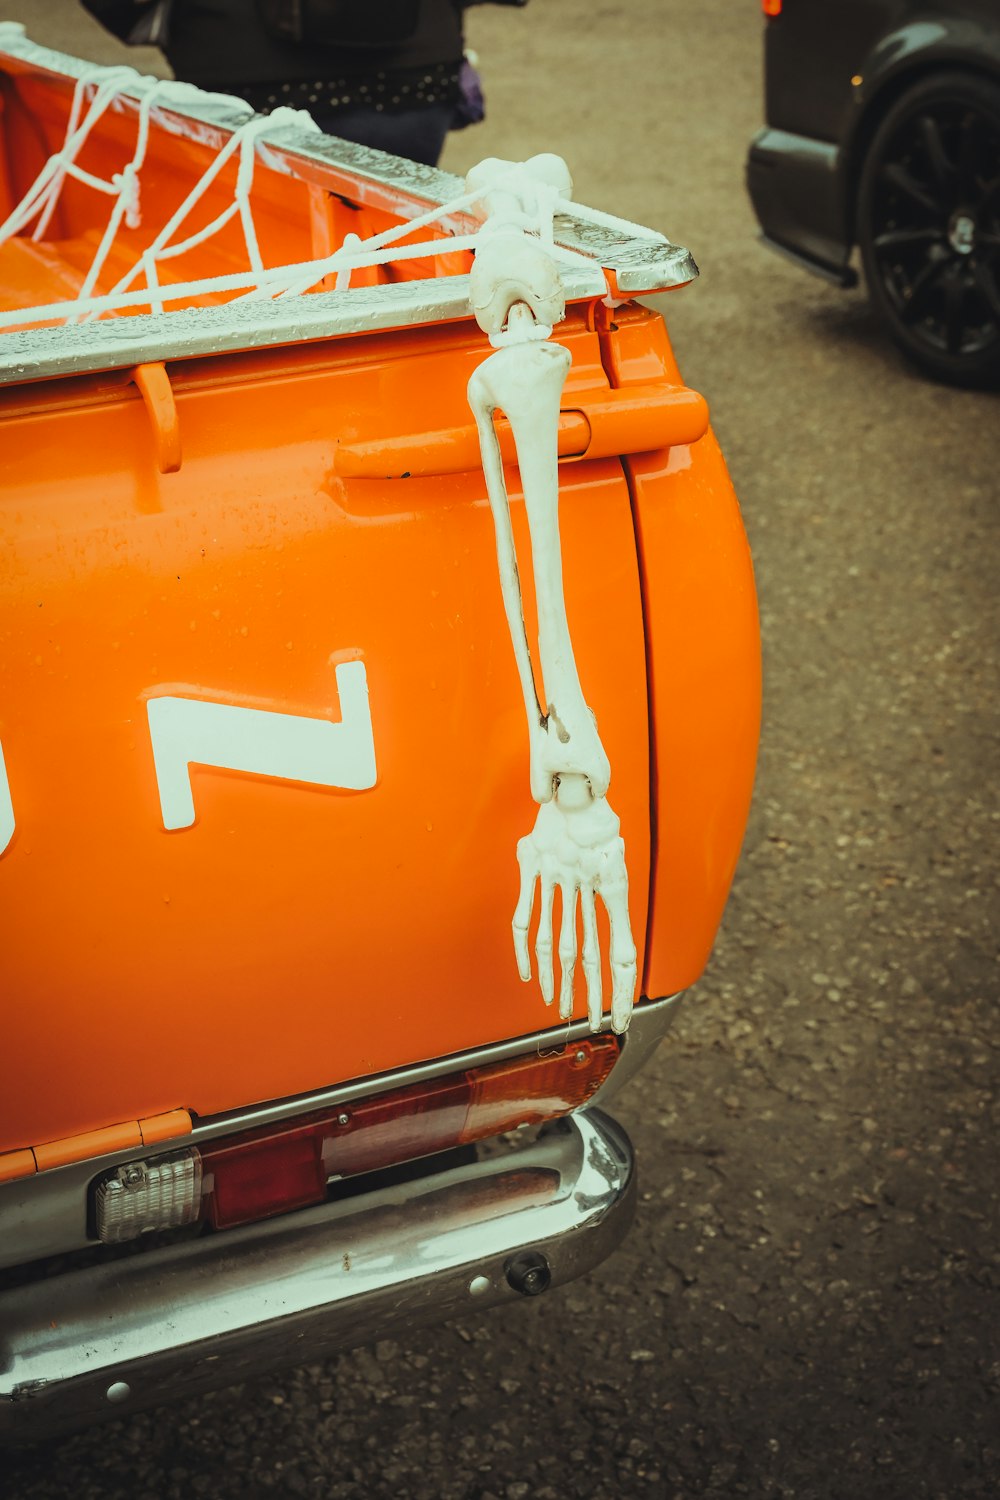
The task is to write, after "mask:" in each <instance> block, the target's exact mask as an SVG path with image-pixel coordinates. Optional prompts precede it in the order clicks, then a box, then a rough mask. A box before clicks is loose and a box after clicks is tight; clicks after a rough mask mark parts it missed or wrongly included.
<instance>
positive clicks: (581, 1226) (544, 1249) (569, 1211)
mask: <svg viewBox="0 0 1000 1500" xmlns="http://www.w3.org/2000/svg"><path fill="white" fill-rule="evenodd" d="M491 1150H492V1152H493V1154H491V1156H490V1157H489V1158H488V1159H487V1160H484V1161H479V1162H476V1163H474V1164H472V1165H469V1166H466V1167H459V1168H455V1169H453V1170H450V1171H448V1172H445V1173H440V1174H438V1175H436V1176H430V1177H427V1178H425V1179H422V1180H418V1181H415V1182H409V1183H405V1184H403V1185H400V1186H396V1187H391V1188H386V1189H383V1190H381V1191H378V1192H373V1193H371V1194H368V1195H365V1196H363V1197H358V1198H354V1199H348V1200H347V1201H345V1202H341V1203H331V1204H325V1205H323V1206H322V1207H320V1208H315V1209H309V1210H305V1211H303V1212H301V1213H297V1214H294V1215H289V1216H287V1217H285V1218H282V1219H275V1220H272V1221H270V1222H269V1223H265V1224H257V1225H253V1226H249V1227H247V1228H246V1229H242V1230H231V1231H228V1232H226V1233H223V1234H218V1235H212V1236H205V1237H204V1238H201V1239H197V1240H193V1241H188V1242H186V1243H184V1244H179V1245H174V1246H171V1247H167V1248H163V1249H158V1250H152V1251H148V1252H146V1253H143V1254H138V1255H135V1256H131V1257H128V1258H126V1259H121V1260H116V1261H112V1262H110V1263H108V1264H105V1265H103V1266H99V1267H91V1268H89V1269H86V1270H81V1271H70V1272H68V1273H66V1274H64V1275H62V1276H57V1277H52V1278H50V1279H49V1280H46V1281H40V1282H36V1283H34V1284H32V1285H30V1286H28V1287H20V1288H17V1289H16V1290H13V1291H11V1292H8V1293H4V1294H3V1295H2V1296H0V1439H2V1440H5V1441H7V1442H19V1443H24V1442H33V1441H36V1440H37V1439H39V1438H41V1437H44V1436H47V1435H49V1434H51V1433H53V1432H57V1431H60V1430H65V1429H68V1428H72V1427H79V1426H83V1425H86V1424H89V1423H91V1422H94V1421H99V1420H101V1419H105V1418H108V1417H116V1416H122V1415H124V1414H126V1413H127V1412H129V1411H130V1410H138V1409H140V1408H142V1407H146V1406H154V1405H157V1404H158V1403H159V1402H161V1401H166V1400H169V1399H172V1398H175V1397H182V1396H188V1395H191V1394H192V1393H194V1392H197V1391H200V1390H206V1389H209V1388H211V1387H215V1386H223V1385H228V1384H231V1383H233V1382H235V1381H240V1380H245V1379H247V1378H248V1377H250V1376H252V1375H255V1374H258V1373H260V1372H262V1371H265V1370H269V1369H272V1368H274V1367H275V1366H277V1365H281V1364H304V1363H308V1362H310V1361H312V1360H315V1359H319V1358H322V1357H323V1356H325V1355H327V1354H330V1353H332V1352H333V1351H335V1350H337V1349H343V1348H349V1347H351V1346H352V1345H355V1344H361V1343H368V1342H370V1341H371V1340H373V1339H376V1338H380V1337H382V1336H383V1335H384V1334H385V1333H387V1332H389V1331H399V1330H400V1329H406V1328H410V1327H414V1326H417V1325H419V1324H421V1323H424V1322H431V1321H437V1320H439V1319H442V1318H449V1317H455V1316H458V1315H461V1314H468V1313H471V1312H476V1311H478V1310H479V1309H480V1308H486V1307H492V1306H497V1305H500V1304H503V1303H512V1302H517V1301H518V1300H519V1293H518V1291H517V1290H515V1289H514V1287H513V1286H512V1285H511V1281H509V1280H508V1270H509V1268H510V1265H511V1262H512V1261H513V1260H514V1259H515V1257H517V1256H518V1255H519V1254H520V1252H522V1251H537V1252H539V1253H540V1254H541V1255H542V1256H544V1257H545V1260H546V1261H547V1263H548V1268H549V1270H550V1272H551V1281H552V1285H558V1284H559V1283H561V1282H565V1281H570V1280H572V1278H573V1277H575V1276H579V1275H581V1274H582V1273H583V1272H585V1271H589V1270H591V1269H592V1268H593V1267H594V1266H596V1265H597V1264H598V1263H599V1262H600V1261H601V1260H603V1259H604V1257H605V1256H606V1255H608V1254H609V1253H610V1251H611V1250H613V1249H614V1247H615V1246H616V1245H617V1244H618V1242H619V1240H620V1239H621V1238H622V1236H623V1235H624V1233H625V1231H626V1229H627V1228H628V1225H629V1223H630V1221H631V1217H632V1210H633V1206H634V1198H635V1174H634V1169H633V1157H632V1147H631V1144H630V1142H629V1139H628V1137H627V1136H626V1134H625V1133H624V1131H623V1130H622V1129H621V1127H620V1126H619V1125H617V1124H616V1122H615V1121H614V1120H612V1119H610V1118H609V1117H608V1116H607V1115H603V1114H601V1113H600V1112H599V1111H597V1110H593V1111H590V1112H588V1113H584V1114H578V1115H574V1116H570V1117H569V1118H567V1119H565V1120H560V1121H557V1122H556V1123H555V1124H553V1125H552V1126H550V1127H549V1128H548V1129H547V1130H546V1131H545V1133H544V1134H543V1135H542V1136H540V1137H539V1139H537V1140H536V1141H534V1142H533V1143H532V1144H530V1145H527V1146H518V1144H517V1143H516V1142H515V1143H513V1144H503V1143H502V1142H497V1143H493V1145H492V1147H491ZM515 1269H516V1268H515ZM517 1279H518V1278H517V1276H516V1274H515V1275H514V1276H513V1277H512V1280H513V1281H517Z"/></svg>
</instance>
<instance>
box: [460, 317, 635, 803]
mask: <svg viewBox="0 0 1000 1500" xmlns="http://www.w3.org/2000/svg"><path fill="white" fill-rule="evenodd" d="M569 364H570V356H569V353H568V352H567V351H566V350H565V349H563V348H562V347H561V346H560V345H558V344H548V343H532V344H530V345H519V346H510V347H508V348H505V349H500V350H498V351H497V352H496V353H495V354H492V355H490V357H489V359H487V360H485V361H484V363H483V364H481V365H480V366H479V368H478V369H477V370H476V371H475V373H474V374H473V376H472V379H471V380H470V382H469V400H470V403H471V405H472V408H473V411H474V412H475V413H476V422H477V426H478V428H479V436H480V443H481V445H482V450H483V461H484V465H488V467H489V470H490V471H491V472H488V473H487V481H488V488H489V490H490V503H491V506H492V508H493V516H494V522H495V524H496V527H497V551H498V556H499V559H500V576H501V588H502V590H503V597H504V606H505V609H506V611H507V620H508V623H509V625H510V631H511V638H512V641H513V645H514V655H515V657H516V659H517V665H518V674H519V676H520V679H521V689H522V692H523V694H524V706H525V712H526V714H527V718H528V734H529V746H530V752H529V753H530V778H531V795H532V796H533V797H534V799H535V801H536V802H538V803H542V802H548V801H549V800H550V799H551V797H552V794H553V791H554V786H555V778H557V777H559V776H562V775H567V774H573V773H577V774H580V775H582V776H585V777H586V778H587V780H588V781H589V783H590V786H591V790H592V792H593V794H594V796H596V797H603V796H604V795H605V793H606V792H607V789H608V783H609V781H610V779H611V767H610V764H609V762H608V757H607V755H606V753H605V750H604V746H603V745H602V744H601V740H600V736H599V735H598V732H597V725H596V723H595V721H594V716H593V714H592V713H591V711H590V709H589V708H588V707H587V704H586V701H585V699H584V696H583V689H582V687H581V686H580V678H579V674H578V672H577V668H576V659H575V657H574V655H573V644H572V641H571V640H570V634H569V624H568V622H567V619H566V604H565V597H564V593H563V578H562V556H561V551H560V544H559V511H558V505H559V475H558V457H557V453H556V445H555V442H554V441H553V434H554V433H555V431H556V426H557V424H558V421H559V400H560V397H561V395H562V388H563V384H564V382H565V379H566V373H567V371H568V369H569ZM497 407H500V408H502V410H503V411H504V412H505V413H506V415H507V418H508V420H509V422H510V425H511V429H512V431H513V433H514V443H515V446H516V448H517V457H518V466H519V468H520V471H521V484H522V488H523V491H524V503H525V509H526V510H527V513H528V527H529V531H530V534H531V556H532V562H533V565H534V574H535V595H536V599H537V604H538V653H539V657H540V659H541V670H542V679H543V682H544V685H545V693H546V699H547V705H546V709H545V711H544V712H543V711H542V709H541V705H540V704H539V700H538V695H537V690H536V686H535V682H534V676H533V673H532V669H531V659H530V652H529V648H528V643H527V638H526V635H525V629H524V616H523V611H522V608H521V591H520V584H519V580H518V575H517V562H516V557H515V556H514V542H513V533H512V532H511V528H510V516H509V513H508V506H507V491H506V485H505V483H504V477H503V468H502V465H501V462H500V449H499V443H498V441H497V437H496V431H495V429H494V426H493V412H494V411H495V410H496V409H497ZM494 495H496V497H497V498H496V500H494Z"/></svg>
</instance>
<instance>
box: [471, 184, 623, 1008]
mask: <svg viewBox="0 0 1000 1500" xmlns="http://www.w3.org/2000/svg"><path fill="white" fill-rule="evenodd" d="M466 186H467V187H469V188H470V189H472V190H477V191H481V197H480V199H479V204H478V212H479V214H480V215H481V216H482V217H483V219H484V221H485V222H484V230H483V231H482V232H481V236H480V244H479V247H478V249H477V254H476V261H475V265H474V267H473V271H472V278H471V297H472V308H473V312H474V313H475V315H476V319H477V321H478V323H479V325H480V327H481V328H482V329H483V331H484V332H485V333H487V334H488V335H489V337H490V342H491V343H492V344H493V345H494V346H496V350H497V352H496V353H495V354H492V355H490V357H489V358H488V359H487V360H485V361H484V363H483V364H482V365H480V366H479V368H478V369H477V370H476V371H475V373H474V374H473V376H472V379H471V380H470V382H469V402H470V404H471V406H472V410H473V412H474V414H475V418H476V425H477V427H478V430H479V441H480V447H481V449H482V457H483V471H484V473H485V476H486V484H487V489H488V492H489V499H490V508H491V510H492V512H493V522H494V526H495V528H496V540H497V557H498V561H499V566H500V586H501V590H502V593H503V602H504V609H505V611H506V614H507V623H508V625H509V627H510V634H511V641H512V643H513V646H514V656H515V658H516V661H517V670H518V676H519V678H520V682H521V691H522V693H523V696H524V707H525V712H526V714H527V719H528V742H529V776H530V786H531V794H532V796H533V797H534V799H535V801H536V802H537V803H538V804H539V810H538V816H537V818H536V820H535V826H534V829H533V830H532V832H531V833H529V834H527V835H526V836H525V837H524V838H522V839H521V840H520V841H519V843H518V847H517V858H518V864H519V865H520V871H521V889H520V895H519V897H518V902H517V907H516V910H515V912H514V921H513V929H514V949H515V952H516V954H517V964H518V970H519V972H520V975H521V978H522V979H523V980H525V981H528V980H530V978H531V961H530V958H529V954H528V929H529V924H530V920H531V914H532V909H533V906H534V903H535V891H536V888H537V887H539V886H540V888H541V894H540V904H539V921H538V934H537V937H536V940H535V957H536V960H537V964H538V979H539V983H540V985H541V990H542V997H543V999H544V1000H545V1003H546V1004H547V1005H550V1004H551V1003H552V1000H553V998H554V979H553V963H552V954H553V944H552V924H553V904H554V896H555V891H556V888H557V887H558V888H559V890H560V892H561V899H562V921H561V927H560V935H559V960H560V966H561V984H560V993H559V1013H560V1015H561V1016H562V1017H564V1018H567V1019H568V1018H569V1016H570V1015H571V1014H572V1010H573V978H574V971H575V968H576V959H577V916H576V913H577V904H578V902H579V905H580V908H581V912H582V922H583V971H584V976H585V979H586V985H587V1009H588V1013H589V1016H590V1024H591V1027H592V1029H593V1030H595V1031H596V1030H597V1029H598V1028H599V1027H600V1025H601V1018H602V1012H603V1001H602V993H601V952H600V943H599V939H598V932H597V913H596V905H595V902H596V897H597V896H598V895H599V896H600V897H601V899H602V901H603V902H604V905H605V907H606V908H607V912H608V917H609V921H610V929H611V952H610V958H611V972H612V979H613V993H612V1002H611V1024H612V1027H613V1028H614V1030H615V1031H624V1030H625V1029H626V1027H627V1026H628V1023H629V1019H630V1017H631V1012H632V999H633V995H634V992H635V984H636V950H635V943H634V942H633V940H632V931H631V927H630V924H629V913H628V875H627V873H626V868H625V845H624V842H623V840H622V839H621V837H620V834H619V822H618V818H617V816H616V814H615V813H614V812H613V811H612V809H611V807H610V806H609V804H608V801H607V790H608V783H609V781H610V779H611V768H610V765H609V762H608V757H607V755H606V753H605V750H604V746H603V745H602V744H601V740H600V737H599V735H598V732H597V723H596V720H595V719H594V715H593V713H592V712H591V710H590V709H589V708H588V706H587V704H586V701H585V700H584V696H583V690H582V688H581V686H580V678H579V675H578V673H577V668H576V661H575V658H574V655H573V644H572V641H571V639H570V633H569V625H568V622H567V618H566V604H565V598H564V594H563V581H562V559H561V552H560V545H559V511H558V507H559V473H558V456H557V448H556V433H557V428H558V423H559V404H560V398H561V395H562V389H563V385H564V384H565V381H566V375H567V372H568V370H569V366H570V362H571V358H570V354H569V352H568V351H567V350H566V349H563V348H562V347H561V346H560V345H559V344H552V343H549V342H548V338H549V336H550V334H551V332H552V325H553V324H554V323H557V322H558V321H559V320H560V319H561V318H562V317H563V315H564V313H565V306H564V302H563V296H562V290H561V286H560V280H559V274H558V271H557V268H556V265H555V262H554V261H553V259H552V257H551V255H550V254H549V253H548V251H547V248H546V246H545V244H544V242H543V239H541V238H536V237H534V236H532V235H530V234H529V233H528V232H527V231H526V226H527V225H529V224H536V223H538V222H539V221H540V220H541V222H542V223H543V225H544V223H545V222H547V223H548V225H549V226H550V227H551V223H552V206H553V204H554V202H555V201H556V200H557V199H558V198H559V197H564V198H565V197H568V196H569V194H570V191H571V187H572V183H571V179H570V176H569V172H568V170H567V168H566V165H565V163H564V162H563V161H561V160H560V159H559V158H558V157H553V156H543V157H534V158H532V160H531V161H529V162H526V163H524V164H523V165H522V166H520V167H515V166H514V164H513V163H510V162H497V161H486V162H482V163H480V165H479V166H478V167H476V168H474V170H473V171H472V172H471V173H470V174H469V177H468V178H467V180H466ZM546 207H547V213H546V212H545V210H546ZM473 211H474V212H475V211H476V209H475V208H474V210H473ZM543 233H544V230H543ZM505 321H506V326H505ZM498 408H500V409H502V410H503V411H504V413H505V414H506V416H507V419H508V421H509V422H510V425H511V429H512V431H513V434H514V442H515V446H516V448H517V459H518V465H519V468H520V472H521V486H522V490H523V493H524V504H525V509H526V511H527V516H528V528H529V534H530V538H531V558H532V566H533V570H534V578H535V591H536V596H537V606H538V655H539V658H540V665H541V673H542V680H543V682H544V685H545V701H544V706H543V702H542V701H541V700H540V699H539V695H538V688H537V684H536V680H535V675H534V671H533V667H532V660H531V651H530V648H529V645H528V638H527V633H526V630H525V625H524V611H523V608H522V600H521V588H520V581H519V577H518V570H517V556H516V552H515V547H514V534H513V530H512V527H511V520H510V510H509V503H508V497H507V488H506V484H505V481H504V474H503V463H502V460H501V456H500V445H499V441H498V439H497V435H496V429H495V428H494V425H493V413H494V412H495V411H496V410H497V409H498Z"/></svg>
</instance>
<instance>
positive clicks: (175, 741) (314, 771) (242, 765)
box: [0, 661, 375, 829]
mask: <svg viewBox="0 0 1000 1500" xmlns="http://www.w3.org/2000/svg"><path fill="white" fill-rule="evenodd" d="M336 673H337V692H338V695H339V697H340V721H339V722H338V723H334V722H333V721H331V720H330V719H310V718H303V717H301V716H299V715H296V714H285V713H273V712H268V711H265V710H263V709H259V708H237V707H234V706H233V705H232V704H229V703H215V702H212V701H209V700H206V699H203V698H175V697H163V698H150V699H149V702H148V704H147V711H148V714H149V734H150V739H151V740H152V744H153V761H154V764H155V767H156V782H157V786H158V788H159V793H160V810H161V812H162V814H163V826H164V828H167V829H174V828H190V827H191V825H192V824H193V823H194V819H195V811H194V796H193V794H192V789H191V773H190V767H191V766H192V765H201V766H219V767H224V768H225V769H226V770H229V771H245V772H247V773H248V774H250V775H254V776H272V777H275V778H276V779H277V780H279V781H304V782H309V783H311V784H312V785H314V786H338V787H345V788H347V789H349V790H351V791H364V790H366V789H367V788H369V787H373V786H374V785H375V743H374V739H373V736H372V717H371V709H370V707H369V704H368V677H367V674H366V672H365V664H364V662H361V661H348V662H341V663H340V665H339V666H338V667H337V668H336ZM0 813H2V807H0Z"/></svg>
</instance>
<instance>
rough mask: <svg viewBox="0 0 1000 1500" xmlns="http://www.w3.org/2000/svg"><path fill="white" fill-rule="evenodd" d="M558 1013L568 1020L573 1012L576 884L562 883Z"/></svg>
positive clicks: (564, 1019)
mask: <svg viewBox="0 0 1000 1500" xmlns="http://www.w3.org/2000/svg"><path fill="white" fill-rule="evenodd" d="M559 967H560V970H561V976H560V986H559V1015H560V1018H561V1019H562V1020H563V1021H568V1020H569V1019H570V1017H571V1016H572V1014H573V973H574V970H575V969H576V885H575V884H573V883H571V882H570V881H567V882H565V883H564V884H563V885H562V925H561V927H560V930H559Z"/></svg>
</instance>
